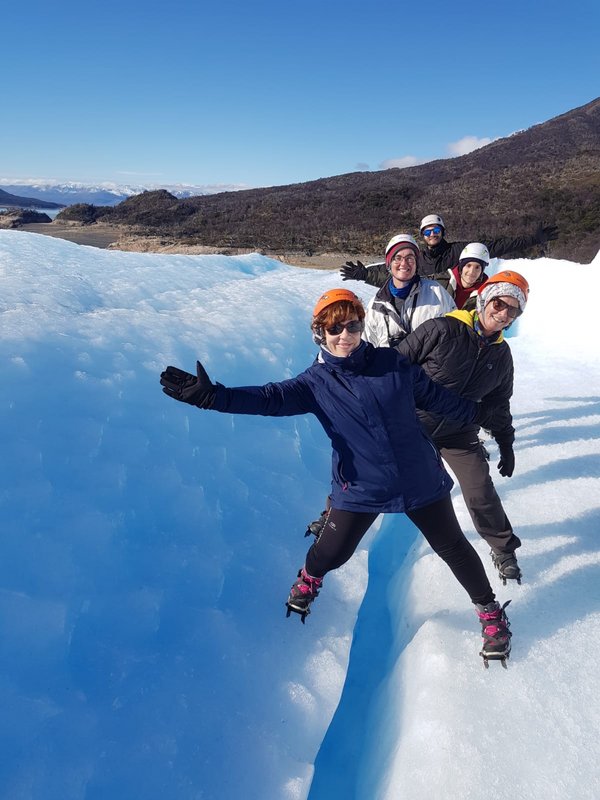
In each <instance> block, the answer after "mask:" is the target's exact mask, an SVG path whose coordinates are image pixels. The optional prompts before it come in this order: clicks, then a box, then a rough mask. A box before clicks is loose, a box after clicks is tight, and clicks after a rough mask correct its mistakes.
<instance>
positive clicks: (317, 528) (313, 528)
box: [304, 510, 329, 542]
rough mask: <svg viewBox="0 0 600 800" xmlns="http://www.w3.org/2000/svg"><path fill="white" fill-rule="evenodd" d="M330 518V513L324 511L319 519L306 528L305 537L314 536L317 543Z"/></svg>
mask: <svg viewBox="0 0 600 800" xmlns="http://www.w3.org/2000/svg"><path fill="white" fill-rule="evenodd" d="M328 516H329V511H327V510H326V511H323V512H322V513H321V516H320V517H319V519H315V520H313V522H311V523H310V524H309V525H308V527H307V528H306V533H305V534H304V536H314V537H315V541H316V542H318V541H319V539H320V538H321V534H322V533H323V528H324V527H325V524H326V522H327V517H328Z"/></svg>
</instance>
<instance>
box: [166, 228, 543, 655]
mask: <svg viewBox="0 0 600 800" xmlns="http://www.w3.org/2000/svg"><path fill="white" fill-rule="evenodd" d="M420 232H421V235H422V237H423V238H424V240H425V242H426V247H425V249H423V250H422V249H420V248H419V245H418V244H417V242H416V240H415V239H414V238H413V236H411V235H410V234H407V233H401V234H398V235H396V236H394V237H393V238H392V239H391V240H390V241H389V243H388V245H387V247H386V249H385V261H384V262H382V263H377V264H373V265H369V266H366V267H365V266H364V265H363V264H362V263H361V262H356V263H353V262H347V263H346V264H345V265H344V266H343V267H341V269H340V276H341V279H342V281H347V280H358V281H361V280H362V281H366V282H367V283H369V284H371V285H374V286H379V287H380V288H379V291H378V292H377V293H376V295H375V296H374V297H373V298H372V299H371V300H370V301H369V303H368V304H367V307H366V308H365V307H364V305H363V303H362V301H361V300H360V298H359V297H358V296H357V295H356V294H355V293H354V292H353V291H351V290H349V289H346V288H334V289H331V290H329V291H327V292H325V293H324V294H323V295H322V296H321V297H320V298H319V299H318V300H317V303H316V305H315V307H314V310H313V314H312V323H311V330H312V333H313V339H314V341H315V343H316V344H317V345H319V352H318V355H317V357H316V359H315V361H314V362H313V364H312V365H311V366H310V367H308V369H306V370H305V371H304V372H302V373H300V374H299V375H297V376H296V377H294V378H290V379H288V380H284V381H281V382H277V383H268V384H266V385H264V386H244V387H236V388H228V387H225V386H223V385H222V384H219V383H213V382H212V381H211V380H210V378H209V377H208V375H207V373H206V371H205V370H204V368H203V366H202V364H201V363H200V362H197V363H196V374H195V375H194V374H192V373H189V372H186V371H184V370H181V369H179V368H178V367H174V366H168V367H167V368H166V369H165V370H164V372H162V373H161V378H160V382H161V385H162V386H163V391H164V392H165V393H166V394H167V395H168V396H170V397H172V398H173V399H175V400H179V401H181V402H184V403H188V404H191V405H194V406H198V407H199V408H203V409H212V410H214V411H221V412H224V413H229V414H256V415H262V416H275V417H277V416H293V415H298V414H308V413H312V414H314V415H315V416H316V417H317V419H318V420H319V422H320V423H321V425H322V427H323V428H324V430H325V432H326V434H327V436H328V437H329V439H330V440H331V444H332V482H331V492H330V493H329V496H328V497H327V501H326V508H325V511H323V513H322V514H321V516H320V517H319V519H317V520H315V521H314V522H312V523H311V524H310V525H309V526H308V530H307V534H308V533H311V534H314V536H315V539H314V542H313V543H312V545H311V547H310V548H309V550H308V552H307V554H306V558H305V561H304V565H303V566H302V568H301V569H300V570H299V572H298V577H297V579H296V581H295V583H294V584H293V586H292V588H291V591H290V593H289V597H288V599H287V604H286V605H287V614H288V616H289V615H290V613H291V612H296V613H298V614H300V615H301V618H302V621H303V622H304V621H305V618H306V616H307V614H309V613H310V609H311V605H312V603H313V602H314V600H315V599H316V597H317V596H318V594H319V591H320V589H321V587H322V584H323V579H324V577H325V575H326V574H327V573H328V572H331V571H332V570H335V569H337V568H338V567H341V566H342V565H343V564H345V563H346V562H347V561H348V560H349V559H350V558H351V556H352V555H353V554H354V552H355V551H356V549H357V547H358V545H359V543H360V541H361V539H362V537H363V536H364V535H365V533H366V532H367V531H368V529H369V528H370V527H371V525H372V524H373V522H374V521H375V519H376V518H377V516H378V515H379V514H381V513H400V512H403V513H405V514H406V515H407V516H408V517H409V519H410V520H411V521H412V522H413V523H414V525H415V526H416V527H417V528H418V529H419V530H420V531H421V533H422V534H423V536H424V537H425V539H426V540H427V542H428V543H429V544H430V546H431V547H432V549H433V550H434V552H435V553H437V555H439V556H440V558H442V559H443V560H444V561H445V562H446V564H447V565H448V566H449V568H450V569H451V571H452V572H453V574H454V575H455V577H456V579H457V580H458V581H459V583H460V584H461V585H462V586H463V588H464V589H465V590H466V592H467V593H468V595H469V597H470V599H471V602H472V603H473V604H474V605H475V609H476V612H477V615H478V617H479V620H480V622H481V626H482V636H483V644H482V648H481V652H480V655H481V656H482V657H483V659H484V664H485V666H487V664H488V660H489V659H497V660H501V662H502V664H503V665H504V666H506V659H507V658H508V656H509V654H510V640H511V635H512V634H511V631H510V627H509V622H508V619H507V616H506V610H505V609H506V606H507V605H508V602H510V601H508V602H506V603H504V605H503V606H501V605H500V603H499V602H498V601H497V600H496V596H495V593H494V591H493V589H492V586H491V584H490V582H489V580H488V577H487V575H486V572H485V568H484V566H483V563H482V561H481V559H480V557H479V556H478V554H477V552H476V550H475V549H474V547H473V546H472V545H471V544H470V542H469V541H468V539H467V538H466V536H465V535H464V533H463V531H462V529H461V527H460V525H459V523H458V520H457V518H456V514H455V512H454V507H453V504H452V501H451V497H450V491H451V489H452V486H453V481H452V478H451V477H450V475H449V474H448V472H447V471H446V469H445V467H444V463H443V462H444V461H445V462H446V463H447V464H448V465H449V466H450V467H451V469H452V471H453V472H454V474H455V476H456V478H457V480H458V482H459V485H460V488H461V491H462V494H463V497H464V500H465V503H466V506H467V508H468V511H469V514H470V516H471V519H472V521H473V525H474V527H475V529H476V530H477V532H478V533H479V534H480V535H481V536H482V537H483V538H484V539H485V541H486V542H487V543H488V544H489V545H490V548H491V555H492V561H493V564H494V566H495V567H496V569H497V570H498V574H499V576H500V578H501V579H502V581H503V582H504V583H505V584H506V581H507V580H516V581H518V582H519V583H520V582H521V577H522V574H521V570H520V567H519V564H518V562H517V558H516V555H515V551H516V550H517V548H518V547H520V545H521V542H520V540H519V538H518V537H517V536H516V534H515V533H514V531H513V529H512V526H511V524H510V522H509V520H508V517H507V515H506V513H505V511H504V508H503V507H502V503H501V501H500V498H499V496H498V494H497V492H496V489H495V487H494V484H493V481H492V478H491V475H490V469H489V455H488V452H487V450H486V448H485V445H484V443H483V442H482V441H481V440H480V438H479V433H480V428H483V429H484V430H486V431H488V432H489V433H490V434H491V436H492V437H493V438H494V439H495V441H496V442H497V444H498V448H499V452H500V460H499V463H498V469H499V471H500V474H501V475H503V476H507V477H510V476H511V475H512V474H513V470H514V466H515V456H514V450H513V443H514V438H515V431H514V428H513V425H512V416H511V411H510V398H511V396H512V392H513V361H512V356H511V352H510V348H509V346H508V344H507V342H506V340H505V338H504V331H505V330H506V329H507V328H508V327H509V326H510V325H511V324H512V323H513V322H514V320H515V319H516V318H517V317H518V316H520V315H521V314H522V313H523V311H524V310H525V307H526V304H527V299H528V295H529V286H528V283H527V281H526V280H525V278H524V277H523V276H522V275H520V274H519V273H517V272H514V271H513V270H502V271H501V272H498V273H497V274H495V275H493V276H492V277H488V276H487V274H486V272H485V270H486V268H487V267H488V265H489V262H490V254H492V255H501V254H505V253H509V252H510V253H518V252H519V251H522V250H523V249H524V248H528V247H530V246H531V245H532V244H534V243H540V244H541V243H544V242H546V241H549V240H551V239H554V238H556V234H557V231H556V228H555V227H554V226H542V225H540V227H539V229H538V231H536V233H535V234H534V235H533V236H530V237H526V236H523V237H520V238H518V239H512V240H511V239H497V240H494V241H490V242H486V243H482V242H453V243H450V242H447V241H446V239H445V226H444V222H443V220H442V218H441V217H440V216H439V215H438V214H430V215H428V216H426V217H425V218H424V219H423V220H422V221H421V226H420Z"/></svg>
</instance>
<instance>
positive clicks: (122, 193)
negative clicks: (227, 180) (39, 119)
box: [0, 178, 250, 206]
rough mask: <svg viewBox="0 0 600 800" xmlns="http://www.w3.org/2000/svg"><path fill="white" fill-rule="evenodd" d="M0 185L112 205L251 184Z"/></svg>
mask: <svg viewBox="0 0 600 800" xmlns="http://www.w3.org/2000/svg"><path fill="white" fill-rule="evenodd" d="M0 187H1V188H2V189H3V190H4V191H6V192H9V193H11V194H16V195H22V196H25V197H29V196H35V197H36V198H38V199H41V200H47V201H50V202H53V203H62V204H64V205H74V204H75V203H92V204H93V205H95V206H115V205H117V203H120V202H121V201H122V200H126V199H127V198H128V197H131V196H132V195H135V194H140V193H141V192H145V191H149V190H154V189H166V190H167V191H168V192H170V193H171V194H173V195H175V197H179V198H184V197H195V196H197V195H201V194H216V193H217V192H232V191H237V190H238V189H248V188H250V187H248V186H243V185H233V184H213V185H205V186H194V185H192V184H185V183H177V184H171V185H167V184H160V185H159V184H146V185H139V184H118V183H113V182H111V181H105V182H102V183H98V184H86V183H81V182H77V181H69V182H67V183H59V182H56V181H51V180H45V179H39V180H38V179H21V180H16V179H11V178H0Z"/></svg>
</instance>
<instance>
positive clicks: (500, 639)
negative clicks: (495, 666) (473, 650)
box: [475, 600, 512, 669]
mask: <svg viewBox="0 0 600 800" xmlns="http://www.w3.org/2000/svg"><path fill="white" fill-rule="evenodd" d="M509 603H510V600H507V601H506V603H504V605H503V606H500V603H498V602H496V601H495V600H494V602H493V603H488V604H487V606H482V605H480V604H479V603H477V604H476V606H475V608H476V609H477V616H478V617H479V621H480V622H481V633H482V635H483V645H482V648H481V652H480V653H479V655H480V656H481V657H482V658H483V666H484V667H485V668H486V669H487V668H488V666H489V664H488V661H501V662H502V666H503V667H504V668H506V659H507V658H508V657H509V656H510V637H511V636H512V633H511V632H510V623H509V621H508V618H507V616H506V613H505V611H504V609H505V608H506V606H507V605H508V604H509Z"/></svg>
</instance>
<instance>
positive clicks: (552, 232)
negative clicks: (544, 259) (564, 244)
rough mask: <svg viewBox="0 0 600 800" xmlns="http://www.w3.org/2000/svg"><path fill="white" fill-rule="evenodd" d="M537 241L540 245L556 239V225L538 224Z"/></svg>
mask: <svg viewBox="0 0 600 800" xmlns="http://www.w3.org/2000/svg"><path fill="white" fill-rule="evenodd" d="M536 235H537V240H538V242H539V243H540V244H545V243H546V242H551V241H553V240H554V239H558V228H557V226H556V225H544V224H543V223H542V222H540V227H539V228H538V229H537V234H536Z"/></svg>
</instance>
